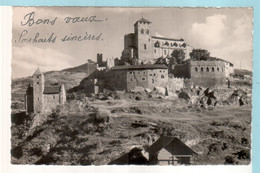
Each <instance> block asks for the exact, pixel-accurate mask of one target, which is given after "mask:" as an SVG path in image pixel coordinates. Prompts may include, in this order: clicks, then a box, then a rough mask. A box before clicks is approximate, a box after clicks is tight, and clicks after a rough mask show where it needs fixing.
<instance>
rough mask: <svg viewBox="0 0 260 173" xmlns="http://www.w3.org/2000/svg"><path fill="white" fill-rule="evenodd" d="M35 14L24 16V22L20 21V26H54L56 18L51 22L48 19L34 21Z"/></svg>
mask: <svg viewBox="0 0 260 173" xmlns="http://www.w3.org/2000/svg"><path fill="white" fill-rule="evenodd" d="M34 16H35V12H34V11H33V12H31V13H28V14H26V15H25V16H24V20H25V21H24V22H22V21H21V25H22V26H26V25H28V26H33V25H39V24H51V25H54V24H55V22H56V20H57V17H55V18H54V19H53V20H50V19H37V20H36V19H34Z"/></svg>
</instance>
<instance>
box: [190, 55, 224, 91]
mask: <svg viewBox="0 0 260 173" xmlns="http://www.w3.org/2000/svg"><path fill="white" fill-rule="evenodd" d="M189 63H190V80H191V83H192V84H193V85H198V86H204V87H210V86H216V85H223V84H225V83H226V74H227V73H226V70H227V69H226V62H225V61H219V60H214V61H190V62H189Z"/></svg>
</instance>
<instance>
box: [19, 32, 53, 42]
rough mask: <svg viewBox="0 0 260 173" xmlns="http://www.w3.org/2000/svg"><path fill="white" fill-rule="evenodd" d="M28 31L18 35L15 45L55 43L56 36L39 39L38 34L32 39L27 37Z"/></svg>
mask: <svg viewBox="0 0 260 173" xmlns="http://www.w3.org/2000/svg"><path fill="white" fill-rule="evenodd" d="M27 34H28V31H27V30H23V31H22V32H21V33H20V35H19V39H18V40H15V42H16V43H55V41H56V38H57V36H55V34H54V33H52V34H51V35H50V36H49V37H47V38H46V37H45V38H44V37H40V33H38V32H37V33H36V34H35V35H34V37H27Z"/></svg>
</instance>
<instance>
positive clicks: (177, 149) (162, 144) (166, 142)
mask: <svg viewBox="0 0 260 173" xmlns="http://www.w3.org/2000/svg"><path fill="white" fill-rule="evenodd" d="M163 148H164V149H166V150H167V151H168V152H170V153H171V154H172V155H194V154H195V155H197V153H196V152H195V151H193V150H192V149H191V148H190V147H188V146H187V145H185V144H184V143H183V142H182V141H181V140H180V139H179V138H176V137H170V136H162V137H160V138H159V139H158V140H157V141H156V142H155V143H153V144H152V145H151V146H150V147H149V149H148V152H149V155H150V157H151V156H154V155H156V154H158V152H159V151H160V150H161V149H163Z"/></svg>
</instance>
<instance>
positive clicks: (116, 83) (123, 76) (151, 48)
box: [25, 18, 233, 113]
mask: <svg viewBox="0 0 260 173" xmlns="http://www.w3.org/2000/svg"><path fill="white" fill-rule="evenodd" d="M150 24H151V22H150V21H148V20H146V19H144V18H141V19H140V20H138V21H137V22H136V23H135V24H134V33H130V34H126V35H125V37H124V49H123V52H122V56H121V59H120V60H119V59H113V58H110V59H107V61H104V60H103V55H102V54H97V62H94V61H92V60H88V63H87V69H86V73H87V77H86V78H85V79H83V80H82V81H81V86H83V88H84V92H85V94H86V96H92V94H97V93H98V92H100V91H102V90H103V89H111V90H121V91H128V92H129V91H132V90H135V89H136V88H137V87H141V88H144V89H150V90H153V89H154V88H156V87H161V88H164V89H165V91H167V93H168V92H175V91H176V90H180V89H181V88H183V87H187V86H195V85H197V86H203V87H212V86H217V85H223V84H225V83H226V82H227V81H226V79H227V78H229V77H230V75H231V74H232V73H233V64H232V63H230V62H228V61H225V60H222V59H219V58H213V57H210V58H209V59H207V60H194V59H193V60H192V59H190V52H192V50H193V48H192V47H191V46H189V45H188V44H187V43H186V42H185V41H184V40H183V39H172V38H163V37H155V36H151V25H150ZM176 49H178V50H183V52H184V54H185V55H184V61H183V62H182V63H171V62H170V63H168V64H167V63H166V64H165V63H157V62H156V60H157V59H164V60H166V59H171V58H173V57H172V52H173V51H174V50H176ZM133 62H134V63H133ZM155 62H156V63H155ZM164 62H167V61H164ZM169 74H170V75H169ZM65 101H66V91H65V88H64V85H60V86H51V87H46V86H44V75H43V73H42V72H41V71H40V69H39V68H38V69H37V70H36V72H35V73H34V74H33V86H31V85H29V86H28V88H27V91H26V95H25V102H26V104H25V105H26V112H27V113H41V112H49V111H51V110H52V109H53V108H55V107H56V106H57V105H61V104H64V102H65Z"/></svg>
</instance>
